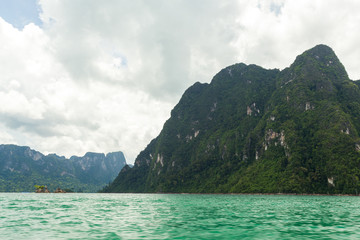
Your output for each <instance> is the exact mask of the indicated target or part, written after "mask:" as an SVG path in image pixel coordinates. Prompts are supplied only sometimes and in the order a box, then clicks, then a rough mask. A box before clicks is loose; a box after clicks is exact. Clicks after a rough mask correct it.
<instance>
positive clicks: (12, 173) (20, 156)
mask: <svg viewBox="0 0 360 240" xmlns="http://www.w3.org/2000/svg"><path fill="white" fill-rule="evenodd" d="M125 165H126V162H125V157H124V155H123V153H122V152H115V153H108V154H107V155H105V154H103V153H86V154H85V156H83V157H75V156H73V157H71V158H70V159H66V158H65V157H59V156H57V155H55V154H49V155H46V156H45V155H43V154H42V153H40V152H37V151H35V150H32V149H30V148H29V147H21V146H16V145H0V192H32V191H35V188H34V185H46V186H47V187H48V188H49V190H51V191H54V190H55V189H56V188H58V187H60V188H62V189H70V190H72V191H83V192H96V191H98V190H100V189H101V188H102V187H104V186H105V185H106V184H108V183H109V182H110V181H112V180H113V179H114V178H115V177H116V176H117V174H118V173H119V171H120V170H121V168H122V167H123V166H125Z"/></svg>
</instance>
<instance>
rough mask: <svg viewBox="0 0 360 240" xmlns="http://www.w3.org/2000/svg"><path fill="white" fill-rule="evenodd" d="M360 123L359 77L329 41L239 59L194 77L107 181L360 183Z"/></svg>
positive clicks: (339, 188)
mask: <svg viewBox="0 0 360 240" xmlns="http://www.w3.org/2000/svg"><path fill="white" fill-rule="evenodd" d="M359 131H360V90H359V86H358V82H354V81H351V80H350V79H349V78H348V75H347V73H346V71H345V68H344V66H343V65H342V64H341V63H340V61H339V59H338V58H337V56H336V55H335V53H334V52H333V50H332V49H331V48H329V47H327V46H325V45H318V46H316V47H314V48H312V49H310V50H308V51H306V52H304V53H303V54H301V55H300V56H298V57H297V58H296V60H295V62H294V63H293V64H292V65H291V66H290V67H289V68H286V69H284V70H282V71H279V70H276V69H274V70H266V69H263V68H261V67H258V66H255V65H245V64H235V65H233V66H229V67H227V68H225V69H223V70H221V71H220V72H219V73H218V74H217V75H216V76H215V77H214V79H213V80H212V82H211V84H201V83H196V84H194V85H193V86H192V87H190V88H189V89H188V90H187V91H186V92H185V93H184V95H183V96H182V98H181V100H180V101H179V103H178V104H177V105H176V106H175V108H174V109H173V110H172V112H171V118H170V119H169V120H168V121H167V122H166V123H165V125H164V128H163V130H162V131H161V133H160V135H159V136H158V137H157V138H156V139H154V140H153V141H152V142H151V143H150V144H149V145H148V146H147V147H146V148H145V150H144V151H142V152H141V153H140V154H139V155H138V157H137V159H136V161H135V165H134V167H133V168H129V167H124V168H123V169H122V171H121V172H120V174H119V175H118V177H117V178H116V179H115V181H114V182H113V183H112V184H111V186H110V187H109V188H108V189H107V191H109V192H273V193H274V192H288V193H290V192H291V193H292V192H295V193H305V192H306V193H358V192H359V191H360V181H359V177H360V152H359V151H360V138H359Z"/></svg>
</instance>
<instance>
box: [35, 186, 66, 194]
mask: <svg viewBox="0 0 360 240" xmlns="http://www.w3.org/2000/svg"><path fill="white" fill-rule="evenodd" d="M34 187H35V188H36V190H35V193H51V192H50V191H49V189H48V188H47V186H44V185H41V186H39V185H35V186H34ZM67 192H73V191H72V190H70V189H66V190H63V189H61V188H59V187H58V188H57V189H56V190H55V191H54V193H67Z"/></svg>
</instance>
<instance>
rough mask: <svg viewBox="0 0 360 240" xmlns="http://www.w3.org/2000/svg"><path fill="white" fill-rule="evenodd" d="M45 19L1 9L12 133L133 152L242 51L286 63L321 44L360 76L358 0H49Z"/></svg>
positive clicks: (7, 132)
mask: <svg viewBox="0 0 360 240" xmlns="http://www.w3.org/2000/svg"><path fill="white" fill-rule="evenodd" d="M39 4H40V5H41V7H42V14H41V16H40V17H41V19H42V21H43V25H42V28H40V27H38V26H36V25H34V24H29V25H26V26H25V27H24V28H23V29H22V30H18V29H16V28H14V27H13V26H12V25H10V24H8V23H7V22H5V21H4V20H3V19H1V18H0V52H1V55H0V76H1V77H0V101H1V102H2V104H1V105H0V119H1V124H0V132H1V133H2V134H1V135H2V137H1V138H0V141H1V142H2V143H17V144H22V145H29V146H31V147H32V148H35V149H37V150H39V151H42V152H45V153H46V152H56V153H58V154H61V155H66V156H70V155H72V154H77V155H82V154H84V153H85V152H86V151H98V152H109V151H117V150H122V151H124V152H125V154H126V156H127V157H128V161H129V162H133V161H134V159H135V157H136V155H137V154H138V153H139V152H140V151H141V150H142V149H143V148H144V147H145V146H146V145H147V144H148V143H149V142H150V140H151V139H152V138H154V137H156V136H157V134H158V133H159V132H160V130H161V128H162V125H163V124H164V122H165V120H166V119H167V118H168V117H169V116H170V110H171V109H172V108H173V106H174V105H175V104H176V103H177V101H178V100H179V98H180V97H181V95H182V93H183V92H184V91H185V89H186V88H188V87H189V86H190V85H192V84H193V83H194V82H196V81H200V82H209V81H210V80H211V78H212V77H213V76H214V75H215V74H216V73H217V72H218V71H219V70H220V69H221V68H223V67H226V66H227V65H230V64H233V63H235V62H245V63H247V64H251V63H255V64H258V65H261V66H264V67H267V68H284V67H287V66H288V65H290V64H291V63H292V61H293V60H294V59H295V56H296V55H298V54H300V53H301V52H303V51H304V50H306V49H308V48H311V47H313V46H314V45H316V44H319V43H325V44H328V45H329V46H331V47H332V48H333V49H334V50H335V52H336V53H337V55H338V56H339V58H340V60H341V61H342V62H343V63H344V65H345V67H346V68H347V70H348V71H349V75H350V77H351V78H353V79H360V69H359V68H358V63H359V56H360V49H359V48H358V47H357V45H358V42H359V41H360V33H359V32H358V31H357V25H358V23H359V22H360V15H359V14H358V13H357V9H359V7H360V3H359V2H358V1H356V0H345V1H341V2H340V1H336V0H329V1H319V0H304V1H290V0H270V1H268V0H258V1H243V0H239V1H230V0H228V1H215V0H206V1H205V0H201V1H184V0H175V1H165V0H155V1H141V0H133V1H119V0H107V1H102V2H99V1H90V0H62V1H45V0H40V1H39Z"/></svg>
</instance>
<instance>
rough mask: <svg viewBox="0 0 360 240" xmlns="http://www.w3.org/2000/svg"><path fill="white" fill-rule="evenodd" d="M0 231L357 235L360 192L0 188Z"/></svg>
mask: <svg viewBox="0 0 360 240" xmlns="http://www.w3.org/2000/svg"><path fill="white" fill-rule="evenodd" d="M0 239H360V198H359V197H350V196H349V197H346V196H285V195H206V194H204V195H188V194H77V193H74V194H35V193H28V194H26V193H0Z"/></svg>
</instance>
